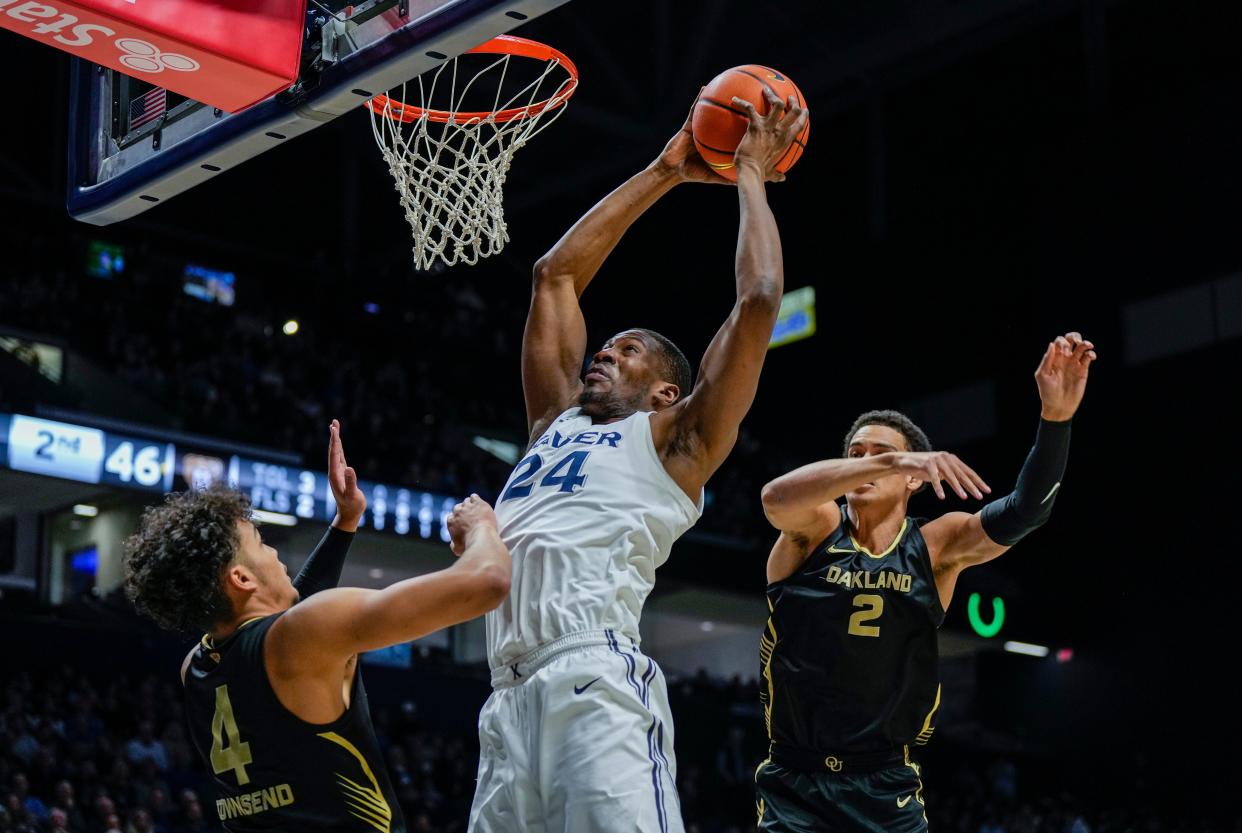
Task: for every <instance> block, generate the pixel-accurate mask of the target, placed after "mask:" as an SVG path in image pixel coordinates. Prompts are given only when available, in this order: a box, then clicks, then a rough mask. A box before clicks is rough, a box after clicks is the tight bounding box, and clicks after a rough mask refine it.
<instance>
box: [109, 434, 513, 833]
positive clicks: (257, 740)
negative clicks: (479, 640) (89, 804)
mask: <svg viewBox="0 0 1242 833" xmlns="http://www.w3.org/2000/svg"><path fill="white" fill-rule="evenodd" d="M330 434H331V439H330V443H329V449H328V479H329V482H330V484H331V488H332V494H333V496H334V497H335V499H336V505H337V516H336V519H335V521H334V522H333V525H332V528H331V529H329V530H328V533H327V535H326V536H325V537H324V539H323V541H322V542H320V544H319V546H318V547H317V548H316V550H315V552H314V553H312V555H311V557H310V558H309V559H308V560H307V562H306V565H305V566H304V567H303V569H302V571H301V572H300V573H299V574H298V577H297V578H296V579H293V580H290V578H289V572H288V569H287V568H286V567H285V566H284V565H283V564H282V563H281V561H280V559H279V557H278V555H277V553H276V550H275V549H273V548H272V547H270V546H268V545H267V544H265V543H264V542H263V536H262V533H261V532H260V530H259V528H258V527H257V526H255V524H254V523H253V522H252V521H251V509H250V502H249V501H248V500H247V499H246V497H245V496H244V495H242V494H241V493H239V492H235V491H233V490H230V489H226V488H223V487H213V488H209V489H205V490H202V491H196V492H184V493H181V494H174V495H169V496H168V498H167V499H166V500H165V502H164V503H163V504H162V505H160V506H156V507H152V508H151V509H148V510H147V512H146V513H145V514H144V515H143V518H142V523H141V527H140V529H139V531H138V532H137V533H136V534H135V535H134V536H133V537H132V538H130V539H129V541H128V542H127V553H126V560H125V571H126V590H127V592H128V594H129V596H130V598H131V599H132V600H133V601H134V603H135V605H136V606H137V607H138V609H139V610H140V611H142V612H144V613H146V614H147V615H149V616H150V617H151V618H153V619H154V620H155V621H156V622H158V623H159V624H160V625H162V626H164V627H166V628H172V629H178V630H187V629H197V630H200V631H204V632H205V633H204V635H203V637H202V639H201V641H200V642H199V644H198V645H196V646H195V648H194V650H192V651H191V652H190V654H189V656H187V657H186V659H185V662H184V664H183V665H182V668H181V676H182V681H183V683H184V685H185V692H186V716H187V719H188V722H189V725H190V733H191V736H192V738H193V741H194V745H195V747H197V749H198V751H199V754H200V755H201V756H202V758H203V760H204V762H205V763H207V764H208V765H209V766H210V768H211V771H212V773H213V776H214V781H215V784H216V790H217V794H218V800H217V801H216V811H217V814H218V815H219V817H220V820H221V822H222V823H223V824H224V827H225V829H227V830H229V831H236V833H249V831H259V830H266V831H270V830H299V831H319V830H333V831H355V832H356V833H371V832H372V831H380V833H400V831H404V830H405V826H404V823H403V821H402V818H401V811H400V807H399V806H398V804H397V800H396V797H395V795H394V793H393V789H392V785H391V783H390V782H389V780H388V777H387V773H386V772H385V771H384V768H383V766H382V765H381V757H380V752H379V746H378V743H377V741H376V739H375V730H374V729H373V728H372V726H371V717H370V713H369V709H368V706H367V699H366V691H365V689H364V688H363V685H362V676H361V673H360V672H359V669H358V654H359V653H361V652H362V651H371V650H375V649H377V648H384V647H387V646H389V645H396V644H399V643H402V642H408V641H410V640H412V639H418V638H419V637H421V636H425V635H426V634H429V633H431V632H433V631H436V630H439V629H440V628H444V627H447V626H449V625H453V624H456V623H458V622H464V621H467V620H469V619H473V618H475V617H476V616H481V615H482V614H484V613H486V612H487V611H489V610H491V609H492V608H494V607H495V606H496V605H497V604H499V603H500V601H501V600H502V599H503V598H504V597H505V595H506V594H507V593H508V592H509V575H510V570H511V562H510V558H509V551H508V550H507V549H506V548H505V546H504V544H503V543H501V541H500V536H499V534H498V532H497V530H496V517H495V515H494V514H493V512H492V509H491V507H490V506H488V505H487V503H485V502H484V501H483V500H481V499H480V498H479V497H478V496H477V495H472V496H471V497H469V498H467V499H466V500H465V501H463V502H462V503H460V504H458V505H457V507H456V508H455V509H454V510H453V512H452V514H451V515H450V516H449V518H448V521H447V523H448V530H449V533H450V535H451V538H452V550H453V553H454V554H455V555H457V556H459V558H458V561H457V562H456V563H455V564H454V565H453V566H451V567H449V568H447V569H444V570H440V571H439V572H435V573H431V574H429V575H425V576H418V577H417V578H412V579H407V580H406V581H401V582H398V583H396V584H393V585H392V586H390V587H387V588H385V589H383V590H365V589H361V588H353V587H345V588H339V589H334V588H335V585H336V584H337V582H338V581H339V580H340V575H341V568H342V566H343V564H344V559H345V554H346V552H347V551H348V549H349V545H350V541H351V539H352V538H353V533H354V531H355V530H356V529H357V528H358V522H359V520H360V519H361V517H362V514H363V512H365V511H366V497H365V496H364V495H363V494H362V491H361V490H360V489H359V488H358V478H357V475H356V474H355V472H354V470H353V469H352V468H350V467H349V466H348V465H346V463H345V454H344V450H343V448H342V446H341V437H340V424H339V423H338V422H336V421H335V420H333V422H332V427H331V429H330Z"/></svg>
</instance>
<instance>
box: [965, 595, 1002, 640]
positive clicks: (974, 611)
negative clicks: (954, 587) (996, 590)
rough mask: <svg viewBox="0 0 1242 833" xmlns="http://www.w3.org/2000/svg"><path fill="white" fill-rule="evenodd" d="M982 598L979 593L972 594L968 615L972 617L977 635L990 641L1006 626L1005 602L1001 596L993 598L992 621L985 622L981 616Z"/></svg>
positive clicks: (972, 624) (971, 621)
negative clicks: (980, 604)
mask: <svg viewBox="0 0 1242 833" xmlns="http://www.w3.org/2000/svg"><path fill="white" fill-rule="evenodd" d="M980 598H981V597H980V596H979V594H978V593H971V594H970V601H969V602H967V604H966V615H967V616H969V617H970V626H971V627H972V628H974V629H975V633H977V634H979V635H980V636H982V637H983V638H984V639H990V638H992V637H993V636H996V635H997V634H998V633H1000V629H1001V626H1002V625H1004V624H1005V600H1004V599H1002V598H1001V597H1000V596H993V597H992V621H991V622H984V621H983V617H982V616H980V615H979V602H980Z"/></svg>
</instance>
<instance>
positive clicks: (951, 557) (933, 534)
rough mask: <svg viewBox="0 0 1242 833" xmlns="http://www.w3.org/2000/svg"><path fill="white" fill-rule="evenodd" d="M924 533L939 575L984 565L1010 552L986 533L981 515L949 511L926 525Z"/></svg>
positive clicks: (934, 567)
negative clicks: (946, 570) (947, 571)
mask: <svg viewBox="0 0 1242 833" xmlns="http://www.w3.org/2000/svg"><path fill="white" fill-rule="evenodd" d="M922 532H923V540H925V541H926V542H927V550H928V553H929V554H930V555H931V561H932V568H933V569H935V570H936V571H937V572H940V571H941V570H945V569H948V570H963V569H965V568H967V567H973V566H975V565H976V564H983V563H984V562H986V561H991V560H992V559H993V558H996V557H997V556H998V555H1001V554H1002V553H1004V552H1007V551H1008V550H1009V547H1007V546H1005V545H1004V544H998V543H996V542H995V541H993V540H992V539H991V538H989V537H988V534H987V533H986V532H984V530H983V522H982V518H981V514H980V513H979V512H975V513H974V514H971V513H969V512H949V513H947V514H945V515H941V516H940V517H939V518H936V520H934V521H930V522H929V523H927V524H925V525H924V526H923V529H922Z"/></svg>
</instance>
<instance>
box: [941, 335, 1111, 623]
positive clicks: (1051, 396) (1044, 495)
mask: <svg viewBox="0 0 1242 833" xmlns="http://www.w3.org/2000/svg"><path fill="white" fill-rule="evenodd" d="M1095 360H1096V352H1095V345H1094V344H1092V343H1091V342H1090V341H1087V340H1085V339H1083V337H1082V336H1081V335H1079V334H1078V333H1067V334H1066V335H1064V336H1057V338H1056V339H1055V340H1054V341H1052V342H1051V343H1050V344H1049V345H1048V349H1047V350H1045V351H1044V356H1043V359H1042V360H1041V361H1040V363H1039V367H1038V368H1037V369H1036V370H1035V383H1036V385H1038V387H1039V399H1040V419H1039V429H1038V430H1037V431H1036V434H1035V445H1034V447H1033V448H1031V451H1030V453H1029V454H1028V455H1027V458H1026V462H1025V463H1023V465H1022V470H1021V471H1020V472H1018V481H1017V483H1016V484H1015V486H1014V489H1013V492H1011V493H1010V494H1008V495H1006V496H1005V497H1002V498H999V499H997V500H994V501H992V502H991V503H989V504H988V505H987V506H985V507H983V509H981V510H980V511H978V512H976V513H974V514H968V513H966V512H950V513H949V514H947V515H943V516H942V517H939V518H937V519H936V520H934V521H932V522H931V523H929V524H927V525H926V526H925V527H924V531H923V534H924V537H925V538H926V539H927V544H928V549H929V550H930V552H931V555H932V562H933V564H934V566H935V568H936V574H937V584H938V585H940V595H941V598H942V599H943V600H944V601H945V603H946V605H947V602H948V598H949V597H951V595H952V590H953V585H954V583H955V582H956V577H957V574H958V573H959V572H961V571H962V570H963V569H965V568H967V567H971V566H974V565H976V564H982V563H984V562H985V561H991V560H992V559H993V558H996V557H997V556H998V555H1000V554H1001V553H1003V552H1005V551H1006V550H1008V549H1009V548H1010V547H1012V546H1013V545H1014V544H1016V543H1018V541H1020V540H1022V539H1023V538H1024V537H1026V536H1027V535H1029V534H1030V533H1032V532H1034V531H1035V530H1036V529H1038V528H1039V527H1041V526H1043V525H1044V523H1046V522H1047V520H1048V518H1049V517H1050V516H1051V515H1052V505H1053V503H1055V502H1056V496H1057V492H1058V491H1060V488H1061V479H1062V478H1063V477H1064V475H1065V466H1066V463H1067V462H1068V460H1069V441H1070V422H1071V420H1072V419H1073V417H1074V414H1075V413H1076V412H1077V411H1078V406H1079V405H1081V404H1082V397H1083V394H1084V393H1086V389H1087V374H1088V371H1089V369H1090V367H1091V363H1092V362H1094V361H1095Z"/></svg>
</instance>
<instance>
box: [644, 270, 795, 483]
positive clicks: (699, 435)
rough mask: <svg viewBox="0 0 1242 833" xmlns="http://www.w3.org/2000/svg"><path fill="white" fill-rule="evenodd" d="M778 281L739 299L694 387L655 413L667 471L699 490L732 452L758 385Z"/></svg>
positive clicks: (777, 300) (777, 304)
mask: <svg viewBox="0 0 1242 833" xmlns="http://www.w3.org/2000/svg"><path fill="white" fill-rule="evenodd" d="M779 309H780V281H773V282H772V284H768V283H767V282H760V284H759V285H757V286H755V287H753V288H752V290H750V291H746V292H744V293H743V294H742V295H741V296H740V297H739V298H738V300H737V303H736V304H735V305H734V307H733V311H732V313H730V315H729V318H728V320H726V321H725V323H724V324H723V325H722V326H721V328H720V330H719V331H718V332H717V333H716V337H715V338H713V339H712V343H711V344H710V345H709V346H708V348H707V352H706V353H705V354H704V355H703V362H702V364H701V365H700V366H699V374H698V379H697V381H696V382H695V385H694V390H693V391H692V392H691V393H690V395H689V396H688V397H686V398H685V399H684V400H682V401H681V402H679V403H677V404H676V405H674V406H673V407H672V408H669V409H668V410H666V411H662V412H660V413H657V414H656V415H655V416H654V417H653V418H652V421H651V422H652V430H653V432H654V435H655V436H654V438H655V442H656V447H657V448H658V449H660V451H661V455H662V456H663V457H664V460H665V462H664V465H665V468H666V469H667V470H668V472H669V474H670V475H671V476H672V477H673V479H674V480H676V481H677V483H678V484H679V485H680V486H681V487H682V488H683V489H685V491H686V492H687V493H688V494H690V495H692V496H693V495H696V494H697V493H698V491H699V490H700V489H701V488H702V487H703V484H705V483H706V482H707V479H708V478H709V477H711V476H712V474H714V473H715V471H716V469H718V468H719V467H720V464H721V463H723V462H724V460H725V458H726V457H728V456H729V452H730V451H732V450H733V445H734V443H736V442H737V434H738V428H739V427H740V426H741V424H742V420H743V419H744V418H745V417H746V413H747V412H748V411H749V410H750V406H751V405H752V404H754V401H755V393H756V392H757V390H758V386H759V373H760V371H761V370H762V369H763V360H764V358H765V357H766V356H767V351H768V342H769V341H770V340H771V337H772V327H773V326H775V323H776V314H777V311H778V310H779Z"/></svg>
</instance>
